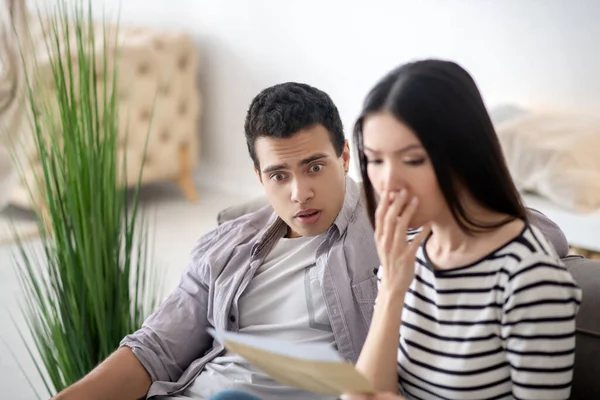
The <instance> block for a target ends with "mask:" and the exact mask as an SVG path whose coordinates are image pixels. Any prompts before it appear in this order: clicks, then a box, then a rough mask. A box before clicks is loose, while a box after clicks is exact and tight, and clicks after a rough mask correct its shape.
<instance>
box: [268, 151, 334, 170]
mask: <svg viewBox="0 0 600 400" xmlns="http://www.w3.org/2000/svg"><path fill="white" fill-rule="evenodd" d="M327 157H329V156H328V155H327V154H325V153H317V154H313V155H312V156H310V157H306V158H305V159H303V160H301V161H300V162H299V163H298V165H299V166H303V165H307V164H310V163H311V162H314V161H317V160H321V159H323V158H327ZM285 169H290V166H289V164H287V163H283V164H274V165H269V166H268V167H265V168H264V169H263V170H262V173H263V174H268V173H270V172H275V171H280V170H285Z"/></svg>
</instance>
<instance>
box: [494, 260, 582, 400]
mask: <svg viewBox="0 0 600 400" xmlns="http://www.w3.org/2000/svg"><path fill="white" fill-rule="evenodd" d="M580 302H581V289H580V288H579V287H578V286H577V284H576V283H575V281H574V279H573V277H572V276H571V274H570V273H569V271H568V270H567V269H566V268H565V267H564V266H563V265H562V264H560V263H558V262H557V261H555V260H554V259H553V258H552V257H550V256H547V255H544V254H541V253H535V254H532V255H531V257H528V258H527V259H525V260H522V265H521V266H520V268H518V269H516V270H514V271H513V272H512V274H511V275H510V276H509V277H508V282H507V286H506V290H505V292H504V305H503V309H502V321H501V323H502V326H501V332H502V340H503V343H504V347H505V349H506V353H507V361H508V363H509V364H510V368H511V379H512V383H513V396H514V398H515V399H567V398H569V394H570V389H571V381H572V377H573V363H574V358H575V316H576V314H577V310H578V308H579V304H580Z"/></svg>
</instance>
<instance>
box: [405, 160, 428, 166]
mask: <svg viewBox="0 0 600 400" xmlns="http://www.w3.org/2000/svg"><path fill="white" fill-rule="evenodd" d="M424 162H425V159H424V158H415V159H413V160H406V161H404V164H406V165H410V166H417V165H421V164H423V163H424Z"/></svg>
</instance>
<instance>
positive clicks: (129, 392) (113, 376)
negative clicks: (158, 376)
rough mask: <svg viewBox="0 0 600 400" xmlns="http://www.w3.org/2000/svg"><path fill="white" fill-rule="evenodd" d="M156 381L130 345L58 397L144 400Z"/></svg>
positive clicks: (66, 398) (66, 399)
mask: <svg viewBox="0 0 600 400" xmlns="http://www.w3.org/2000/svg"><path fill="white" fill-rule="evenodd" d="M151 383H152V381H151V379H150V375H149V374H148V372H147V371H146V369H145V368H144V367H143V366H142V364H141V363H140V362H139V361H138V359H137V357H136V356H135V355H134V354H133V352H132V351H131V349H129V348H128V347H121V348H120V349H119V350H117V351H115V352H114V353H113V354H112V355H111V356H110V357H108V358H107V359H106V360H105V361H104V362H102V364H100V365H99V366H97V367H96V368H95V369H94V370H93V371H92V372H90V373H89V374H88V375H86V376H85V377H84V378H83V379H81V380H80V381H79V382H77V383H75V384H74V385H72V386H70V387H68V388H67V389H65V390H64V391H62V392H61V393H59V394H58V395H57V396H56V397H55V398H54V399H55V400H68V399H88V400H104V399H131V400H135V399H140V398H143V397H145V395H146V393H148V389H149V388H150V384H151Z"/></svg>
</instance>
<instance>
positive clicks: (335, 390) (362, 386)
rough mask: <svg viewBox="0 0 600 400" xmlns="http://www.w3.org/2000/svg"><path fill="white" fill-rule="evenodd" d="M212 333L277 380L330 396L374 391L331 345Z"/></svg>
mask: <svg viewBox="0 0 600 400" xmlns="http://www.w3.org/2000/svg"><path fill="white" fill-rule="evenodd" d="M208 332H209V333H210V334H211V335H212V336H213V337H214V338H215V339H217V340H218V341H220V342H221V343H223V344H224V345H225V347H227V348H228V349H229V350H230V351H233V352H235V353H237V354H239V355H240V356H242V357H244V358H245V359H246V360H248V361H249V362H250V363H252V364H253V365H255V366H256V367H257V368H259V369H261V370H263V371H264V372H265V373H267V374H268V375H269V376H270V377H271V378H273V379H274V380H276V381H278V382H280V383H282V384H284V385H288V386H292V387H296V388H299V389H303V390H308V391H311V392H314V393H319V394H323V395H330V396H340V395H342V394H344V393H363V394H372V393H374V390H373V387H372V385H371V383H370V382H369V381H368V380H367V379H366V378H365V377H364V376H363V375H362V374H360V373H359V372H358V371H357V370H356V369H355V368H354V365H352V364H351V363H349V362H345V361H344V360H343V358H342V357H341V356H340V355H339V354H338V353H337V352H336V351H335V350H334V349H333V348H332V347H330V346H327V345H321V344H297V343H290V342H285V341H280V340H271V339H265V338H261V337H256V336H252V335H245V334H241V333H234V332H223V331H218V332H217V331H215V330H213V329H209V330H208Z"/></svg>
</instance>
